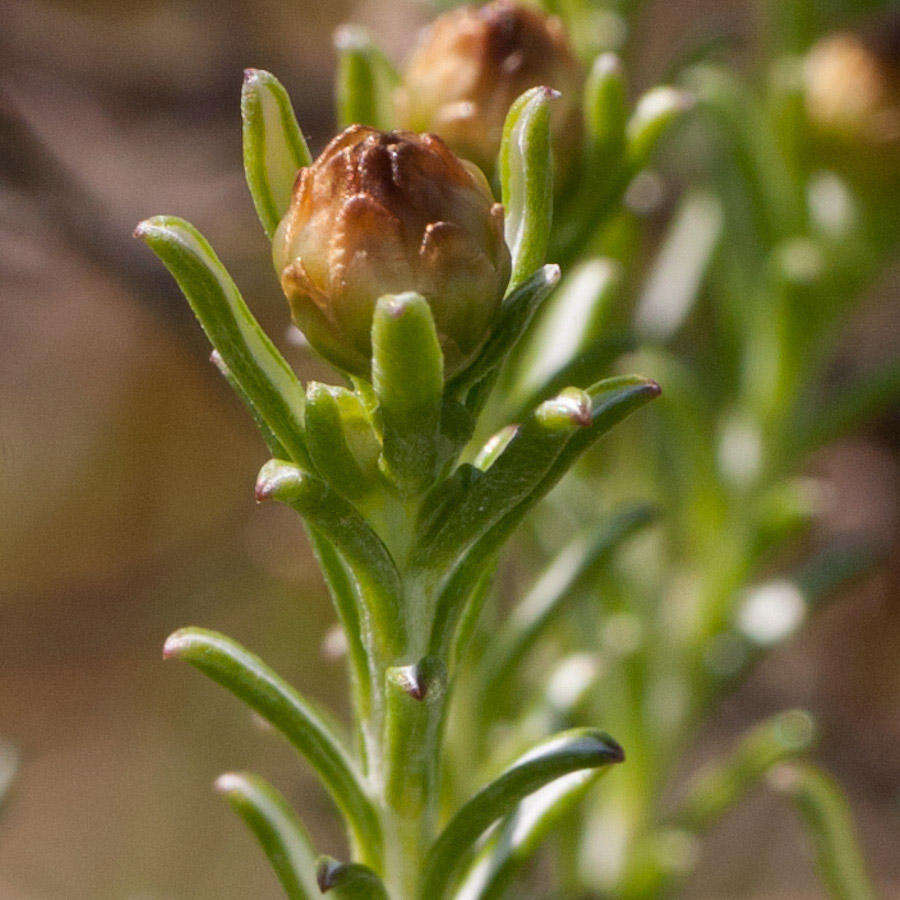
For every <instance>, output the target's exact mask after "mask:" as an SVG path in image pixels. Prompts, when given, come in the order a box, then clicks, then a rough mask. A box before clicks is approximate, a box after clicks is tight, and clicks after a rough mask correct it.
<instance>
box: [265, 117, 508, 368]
mask: <svg viewBox="0 0 900 900" xmlns="http://www.w3.org/2000/svg"><path fill="white" fill-rule="evenodd" d="M273 255H274V259H275V265H276V268H277V270H278V272H279V273H280V275H281V284H282V287H283V288H284V292H285V294H286V295H287V297H288V300H289V301H290V304H291V311H292V313H293V317H294V321H295V323H296V324H297V326H298V327H299V328H300V329H301V330H302V331H303V332H304V334H305V335H306V337H307V339H308V340H309V342H310V343H311V344H312V345H313V347H315V348H316V349H317V350H318V351H319V352H320V353H321V354H322V355H323V356H325V357H326V358H327V359H328V360H330V361H331V362H333V363H334V364H336V365H338V366H340V367H341V368H343V369H344V370H346V371H347V372H350V373H351V374H354V375H360V376H363V377H366V378H368V377H369V374H370V368H371V355H372V348H371V327H372V316H373V313H374V309H375V302H376V301H377V299H378V298H379V297H380V296H382V295H384V294H394V293H400V292H403V291H417V292H418V293H420V294H421V295H422V296H423V297H424V298H425V299H426V300H427V301H428V304H429V306H430V307H431V312H432V315H433V316H434V321H435V325H436V328H437V333H438V338H439V340H440V342H441V347H442V349H443V351H444V373H445V376H449V375H452V374H453V373H454V371H457V370H458V369H459V368H460V367H461V366H462V365H463V364H464V363H465V362H467V361H468V360H470V359H471V358H472V356H473V354H474V353H475V352H476V351H477V350H478V349H479V347H480V346H481V344H482V343H483V342H484V339H485V338H486V337H487V334H488V332H489V330H490V328H491V325H492V324H493V322H494V320H495V317H496V314H497V312H498V310H499V307H500V301H501V299H502V297H503V292H504V289H505V288H506V284H507V281H508V280H509V272H510V257H509V250H508V249H507V247H506V243H505V242H504V239H503V207H502V206H500V204H499V203H494V200H493V197H492V195H491V191H490V187H489V186H488V184H487V181H486V180H485V178H484V176H483V175H482V174H481V172H480V171H479V170H478V169H477V168H476V167H475V166H473V165H472V164H471V163H467V162H465V161H464V160H460V159H457V157H455V156H454V155H453V153H451V152H450V150H448V149H447V147H446V145H445V144H444V142H443V141H441V139H440V138H438V137H435V136H434V135H430V134H422V135H416V134H410V133H408V132H399V131H391V132H387V133H384V132H380V131H377V130H375V129H374V128H369V127H366V126H363V125H352V126H351V127H350V128H348V129H347V130H346V131H344V132H343V133H342V134H339V135H338V136H337V137H336V138H335V139H334V140H333V141H332V142H331V143H330V144H329V145H328V146H327V147H326V148H325V150H324V151H323V152H322V155H321V156H320V157H319V158H318V159H317V160H316V161H315V162H314V163H313V164H312V165H311V166H309V167H307V168H304V169H301V171H300V174H299V175H298V177H297V181H296V183H295V185H294V192H293V197H292V200H291V205H290V208H289V209H288V212H287V214H286V215H285V217H284V219H282V221H281V224H280V225H279V227H278V231H277V232H276V234H275V238H274V242H273Z"/></svg>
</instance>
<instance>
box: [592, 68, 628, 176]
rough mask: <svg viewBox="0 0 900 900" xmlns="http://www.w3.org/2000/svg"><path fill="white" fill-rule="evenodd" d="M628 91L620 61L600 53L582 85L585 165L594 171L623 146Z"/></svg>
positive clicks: (613, 159)
mask: <svg viewBox="0 0 900 900" xmlns="http://www.w3.org/2000/svg"><path fill="white" fill-rule="evenodd" d="M627 102H628V90H627V86H626V84H625V73H624V71H623V69H622V62H621V60H620V59H619V57H618V56H616V55H615V54H614V53H601V54H599V55H598V56H597V57H596V58H595V59H594V62H593V64H592V65H591V70H590V72H589V73H588V77H587V82H586V83H585V86H584V100H583V103H584V126H585V128H584V130H585V165H587V166H589V167H590V168H591V169H593V170H594V171H595V172H597V173H598V174H599V173H600V170H601V168H602V167H609V166H611V165H615V164H616V162H617V157H618V156H619V155H620V154H621V152H622V150H623V148H624V145H625V122H626V118H627Z"/></svg>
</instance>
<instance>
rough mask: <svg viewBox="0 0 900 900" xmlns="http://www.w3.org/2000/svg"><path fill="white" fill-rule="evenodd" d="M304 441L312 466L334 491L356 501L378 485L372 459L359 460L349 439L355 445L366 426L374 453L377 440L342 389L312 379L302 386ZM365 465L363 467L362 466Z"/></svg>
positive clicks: (358, 405) (356, 401)
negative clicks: (303, 392) (304, 404)
mask: <svg viewBox="0 0 900 900" xmlns="http://www.w3.org/2000/svg"><path fill="white" fill-rule="evenodd" d="M305 424H306V443H307V447H308V449H309V455H310V457H311V459H312V463H313V465H314V466H315V467H316V470H317V471H318V472H319V474H320V475H321V476H322V477H323V478H324V479H325V480H326V481H327V482H328V483H329V484H330V485H331V487H333V488H334V489H335V490H336V491H338V492H339V493H341V494H343V495H344V496H345V497H347V498H348V499H349V500H351V501H353V502H357V503H358V502H360V501H361V500H362V499H363V498H365V497H366V496H367V495H368V494H370V493H371V492H372V490H373V489H374V488H375V487H376V485H377V484H378V474H379V473H378V469H377V467H376V465H374V462H375V458H377V457H375V458H372V457H370V458H369V459H366V458H365V457H364V458H363V459H362V460H360V458H358V456H357V455H356V454H355V453H354V447H352V446H351V443H350V441H351V440H354V438H355V440H354V443H355V444H356V445H357V446H359V444H360V443H361V441H360V438H361V437H362V438H363V439H365V436H364V435H360V432H361V431H363V429H367V430H368V432H369V434H368V436H367V437H368V438H369V440H368V441H366V443H369V444H370V446H371V448H372V449H373V450H374V451H375V453H376V454H377V452H378V439H377V437H376V435H375V431H374V429H373V428H372V426H371V424H370V423H368V421H367V417H366V416H365V412H364V410H363V408H362V404H361V403H360V401H359V398H358V397H357V396H356V395H355V394H353V393H352V392H351V391H348V390H347V389H346V388H342V387H337V386H334V385H328V384H320V383H319V382H317V381H312V382H310V383H309V384H308V385H307V386H306V416H305ZM364 466H365V468H364Z"/></svg>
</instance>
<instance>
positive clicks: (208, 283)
mask: <svg viewBox="0 0 900 900" xmlns="http://www.w3.org/2000/svg"><path fill="white" fill-rule="evenodd" d="M134 233H135V237H139V238H141V239H142V240H143V241H144V242H145V243H146V244H147V246H148V247H150V249H151V250H152V251H153V252H154V253H155V254H156V255H157V256H158V257H159V258H160V260H161V261H162V263H163V264H164V265H165V267H166V268H167V269H168V270H169V271H170V272H171V273H172V275H174V276H175V280H176V281H177V282H178V286H179V287H180V288H181V290H182V291H183V293H184V295H185V297H186V298H187V300H188V303H190V305H191V309H193V311H194V314H195V315H196V316H197V319H198V320H199V321H200V324H201V325H202V326H203V330H204V331H205V332H206V336H207V337H208V338H209V340H210V343H211V344H212V345H213V347H215V349H216V350H218V352H219V355H220V356H221V358H222V361H223V363H224V365H225V367H226V368H227V370H228V372H230V376H231V378H233V379H234V380H235V382H236V383H237V384H238V385H239V386H240V389H241V396H242V398H244V399H245V400H246V402H247V403H249V404H250V405H251V406H252V408H253V409H254V410H255V413H256V415H258V416H259V418H260V419H261V420H262V421H263V422H265V423H266V425H267V426H268V431H269V432H270V433H271V435H273V436H274V437H275V438H276V439H277V440H278V442H279V443H280V444H281V445H282V446H283V447H284V448H285V449H286V450H287V451H288V453H289V454H290V458H291V459H293V460H295V461H296V462H303V463H307V464H308V456H307V453H306V447H305V444H304V440H303V424H302V422H303V399H304V398H303V387H302V385H301V384H300V382H299V381H298V380H297V376H296V375H295V374H294V373H293V371H292V370H291V367H290V366H289V365H288V364H287V362H286V361H285V359H284V357H283V356H282V355H281V354H280V353H279V352H278V350H277V349H276V348H275V345H274V344H273V343H272V341H271V340H269V338H268V336H267V335H266V334H265V332H264V331H263V330H262V329H261V328H260V327H259V323H258V322H257V321H256V319H255V318H253V314H252V313H251V312H250V310H249V309H248V308H247V304H246V303H244V300H243V298H242V297H241V295H240V292H239V291H238V289H237V287H236V286H235V284H234V282H233V281H232V280H231V277H230V276H229V275H228V272H226V271H225V267H224V266H223V265H222V263H221V262H220V261H219V258H218V257H217V256H216V254H215V253H214V252H213V249H212V247H210V246H209V244H208V243H207V242H206V240H205V238H204V237H203V235H201V234H200V232H199V231H197V229H196V228H194V226H193V225H190V224H189V223H188V222H185V221H184V220H183V219H178V218H176V217H174V216H156V217H154V218H152V219H147V220H146V221H144V222H141V224H140V225H138V227H137V228H136V229H135V232H134Z"/></svg>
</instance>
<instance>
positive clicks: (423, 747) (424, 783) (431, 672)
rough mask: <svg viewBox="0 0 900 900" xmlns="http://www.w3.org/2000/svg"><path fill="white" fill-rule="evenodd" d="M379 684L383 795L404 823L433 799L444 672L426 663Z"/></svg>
mask: <svg viewBox="0 0 900 900" xmlns="http://www.w3.org/2000/svg"><path fill="white" fill-rule="evenodd" d="M385 682H386V683H385V718H384V741H383V746H384V747H385V748H386V758H385V770H386V774H385V785H384V795H385V797H386V798H387V801H388V803H389V804H390V805H391V807H392V808H393V809H394V810H396V811H397V812H398V813H399V814H400V815H401V816H403V817H404V818H407V819H408V818H412V817H414V816H421V815H423V813H424V812H425V810H426V808H427V806H428V803H429V800H432V799H433V798H434V796H435V791H436V787H437V767H438V762H439V756H440V754H439V749H438V738H439V732H440V728H441V722H442V713H443V708H444V707H443V704H442V703H441V699H442V697H443V695H444V693H445V692H446V690H447V671H446V668H445V666H444V664H443V662H441V660H438V659H435V658H433V657H426V658H425V659H423V660H421V661H420V662H418V663H414V664H413V665H409V666H395V667H392V668H390V669H388V670H387V673H386V675H385Z"/></svg>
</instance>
